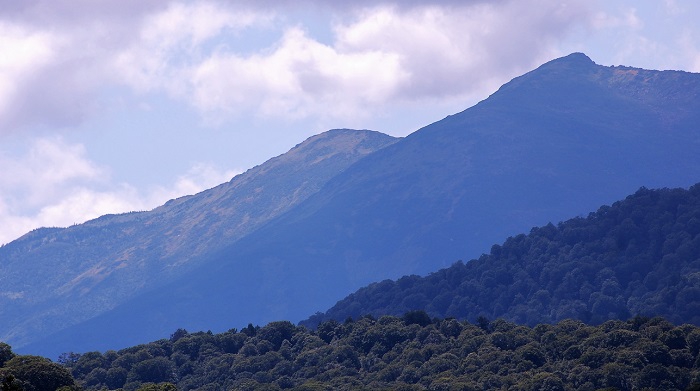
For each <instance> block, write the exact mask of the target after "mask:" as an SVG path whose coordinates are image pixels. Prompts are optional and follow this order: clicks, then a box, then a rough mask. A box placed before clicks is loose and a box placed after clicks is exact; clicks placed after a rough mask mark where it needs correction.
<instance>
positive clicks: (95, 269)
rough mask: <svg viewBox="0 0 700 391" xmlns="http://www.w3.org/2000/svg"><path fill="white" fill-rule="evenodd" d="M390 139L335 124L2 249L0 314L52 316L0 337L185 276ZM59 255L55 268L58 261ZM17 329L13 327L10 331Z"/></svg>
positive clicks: (90, 311)
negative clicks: (171, 191)
mask: <svg viewBox="0 0 700 391" xmlns="http://www.w3.org/2000/svg"><path fill="white" fill-rule="evenodd" d="M396 140H397V139H396V138H393V137H391V136H387V135H384V134H381V133H379V132H373V131H356V130H349V129H335V130H331V131H328V132H325V133H322V134H320V135H316V136H313V137H310V138H309V139H307V140H306V141H304V142H302V143H299V144H298V145H296V146H295V147H294V148H292V149H291V150H290V151H289V152H288V153H286V154H283V155H280V156H278V157H274V158H272V159H270V160H268V161H267V162H266V163H263V164H261V165H259V166H256V167H254V168H252V169H250V170H248V171H246V172H245V173H242V174H241V175H238V176H236V177H234V178H233V179H232V180H231V181H229V182H226V183H224V184H221V185H218V186H216V187H214V188H212V189H208V190H205V191H203V192H200V193H198V194H197V195H191V196H184V197H180V198H177V199H174V200H170V201H168V202H167V203H166V204H164V205H162V206H160V207H157V208H155V209H153V210H152V211H148V212H132V213H125V214H119V215H105V216H101V217H98V218H96V219H93V220H90V221H87V222H85V223H84V224H80V225H74V226H71V227H69V228H65V229H58V228H52V229H41V230H35V231H32V232H30V233H28V234H26V235H24V236H22V237H21V238H19V239H17V240H16V241H13V242H11V243H9V244H7V245H5V246H3V247H2V248H0V260H2V261H1V262H2V267H3V274H2V275H1V276H0V284H2V290H3V292H2V295H0V315H3V317H5V318H7V319H13V317H14V318H20V319H21V317H22V316H23V315H22V314H23V313H27V312H31V311H34V312H40V311H48V312H47V313H48V314H49V319H52V321H51V322H48V321H44V322H43V323H39V322H37V319H34V318H29V319H26V320H25V322H24V323H22V322H20V323H16V324H15V325H14V326H10V325H8V324H7V323H6V324H5V325H4V327H3V330H2V331H1V332H0V336H2V339H3V340H9V341H12V342H15V343H16V344H17V346H20V347H21V345H22V344H21V340H20V339H18V338H20V336H21V335H26V334H27V333H28V332H33V333H36V332H39V331H40V330H41V329H42V328H44V327H46V326H47V325H48V326H49V327H52V328H53V327H59V326H60V324H61V323H62V322H64V323H65V322H71V321H74V320H75V318H79V319H80V320H85V319H87V318H89V317H91V316H94V314H95V313H96V312H97V313H99V311H101V310H104V309H109V308H111V307H114V305H115V304H118V303H119V302H121V300H123V299H124V298H128V297H130V296H131V295H133V293H134V291H138V290H140V289H143V288H144V287H148V286H149V285H152V286H158V284H162V283H164V282H167V281H168V280H169V279H172V278H173V277H176V276H178V275H182V274H183V273H185V272H186V271H187V270H189V269H191V268H192V267H193V266H194V264H195V263H196V261H197V260H202V254H203V253H206V252H208V251H214V250H216V249H217V248H218V247H221V246H222V244H224V243H226V244H227V243H229V242H231V241H235V240H237V239H239V238H240V237H242V236H244V235H245V234H247V233H248V232H250V231H252V230H254V229H257V227H259V226H260V225H262V224H264V223H265V222H266V221H267V220H269V219H270V218H272V217H274V216H276V215H278V214H280V213H284V211H285V210H287V209H289V208H290V207H292V206H293V205H296V204H297V203H299V202H300V201H301V200H303V199H304V198H305V197H308V195H309V194H312V193H313V192H315V191H318V189H319V188H320V186H321V184H322V183H323V182H324V181H326V180H327V179H328V178H329V177H332V176H333V175H335V174H336V173H337V172H338V171H342V170H343V169H345V168H346V167H347V166H348V165H349V164H351V163H352V162H354V161H355V160H357V159H359V158H361V157H362V156H365V155H367V154H369V153H371V152H373V151H374V150H376V149H378V148H381V147H384V146H386V145H388V144H391V143H393V142H395V141H396ZM56 262H60V263H61V266H60V267H61V269H60V270H55V269H56ZM110 278H111V279H113V281H109V279H110ZM30 281H42V282H41V283H39V284H37V286H35V287H34V291H24V290H23V289H24V288H23V287H25V286H26V285H27V284H28V283H29V282H30ZM17 301H25V302H26V303H20V304H17ZM36 307H39V308H38V310H37V309H36ZM32 308H35V309H32ZM42 308H43V309H42ZM58 309H60V310H62V311H65V314H64V313H57V312H58V311H59V310H58ZM51 313H54V314H55V315H50V314H51ZM71 317H73V319H71ZM25 318H26V316H25ZM26 322H30V323H31V324H32V325H33V326H29V325H27V324H26ZM8 323H9V322H8ZM37 323H38V324H37ZM42 324H43V325H42ZM13 328H14V330H16V331H10V330H12V329H13Z"/></svg>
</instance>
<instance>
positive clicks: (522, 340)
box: [61, 312, 700, 391]
mask: <svg viewBox="0 0 700 391" xmlns="http://www.w3.org/2000/svg"><path fill="white" fill-rule="evenodd" d="M699 352H700V329H699V328H698V327H697V326H691V325H683V326H674V325H672V324H671V323H669V322H667V321H665V320H664V319H662V318H653V319H648V318H639V317H638V318H634V319H631V320H629V321H609V322H606V323H604V324H602V325H600V326H597V327H594V326H590V325H585V324H583V323H582V322H578V321H573V320H566V321H562V322H559V323H558V324H555V325H538V326H535V327H532V328H530V327H525V326H521V325H516V324H513V323H510V322H506V321H503V320H495V321H492V322H488V321H482V322H480V323H479V324H471V323H467V322H458V321H456V320H454V319H444V320H440V319H434V320H431V319H430V318H427V315H425V313H421V312H412V313H408V314H406V315H405V316H403V317H391V316H383V317H381V318H379V319H376V320H375V319H372V318H369V317H363V318H361V319H358V320H356V321H348V322H344V323H342V324H341V323H338V322H327V323H324V324H323V325H322V327H320V328H319V330H318V332H317V333H314V332H310V331H309V330H307V329H305V328H303V327H295V326H294V325H292V324H291V323H289V322H273V323H270V324H268V325H266V326H264V327H253V326H252V325H250V326H248V327H246V328H243V329H242V330H240V331H237V330H235V329H234V330H229V331H227V332H225V333H221V334H213V333H206V332H198V333H188V332H187V331H186V330H182V329H180V330H177V331H176V332H175V333H173V334H172V335H171V337H170V339H162V340H159V341H155V342H152V343H149V344H144V345H139V346H134V347H131V348H127V349H124V350H121V351H118V352H116V351H109V352H106V353H104V354H101V353H98V352H89V353H85V354H82V355H75V354H74V355H67V356H64V357H63V360H61V361H62V362H63V363H64V364H65V365H66V366H67V367H68V368H69V369H70V370H71V372H72V374H73V376H75V378H76V380H77V383H78V384H80V385H82V386H83V387H84V389H85V390H104V389H110V390H114V389H118V388H121V387H123V389H124V390H127V391H128V390H136V389H137V388H138V387H143V386H144V385H146V384H148V383H160V384H161V386H162V387H165V386H166V384H167V383H170V384H174V385H176V386H177V389H178V390H182V391H187V390H222V389H227V390H228V389H236V390H267V391H271V390H284V389H288V390H293V391H302V390H406V391H409V390H416V391H418V390H467V391H471V390H494V389H503V390H519V391H526V390H533V391H534V390H551V391H570V390H581V391H588V390H590V391H592V390H602V389H607V388H605V387H613V388H610V389H616V390H620V391H627V390H642V389H648V390H651V389H653V390H685V389H690V388H689V386H691V385H692V384H693V383H695V385H694V387H695V388H692V390H697V389H698V387H700V366H699V364H700V362H699V359H700V356H699V355H698V354H699ZM161 389H162V390H167V388H161ZM172 389H174V388H172Z"/></svg>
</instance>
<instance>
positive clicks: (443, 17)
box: [128, 1, 589, 120]
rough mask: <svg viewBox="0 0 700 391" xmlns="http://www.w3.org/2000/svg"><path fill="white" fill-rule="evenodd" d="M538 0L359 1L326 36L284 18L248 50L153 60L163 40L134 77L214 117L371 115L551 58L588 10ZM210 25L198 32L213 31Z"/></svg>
mask: <svg viewBox="0 0 700 391" xmlns="http://www.w3.org/2000/svg"><path fill="white" fill-rule="evenodd" d="M535 3H537V6H536V7H533V6H532V3H528V4H527V5H523V4H522V2H518V1H508V2H502V3H496V4H490V3H483V4H482V3H476V4H475V5H466V6H462V7H451V8H449V9H446V8H440V7H435V6H424V7H418V6H415V7H411V8H408V9H402V8H397V7H391V6H379V7H371V8H362V9H361V10H359V11H357V12H356V13H351V14H350V16H348V15H345V17H346V19H338V20H339V21H338V22H336V25H335V28H334V34H335V35H334V37H333V40H332V42H331V43H328V44H326V43H322V42H321V41H320V40H319V39H318V38H316V37H312V36H310V35H309V34H308V33H307V32H306V31H305V30H304V29H301V28H299V27H297V26H288V27H286V28H283V31H284V33H283V35H282V37H281V38H280V39H279V40H278V41H277V42H276V43H275V44H274V45H273V46H271V47H267V48H265V49H263V50H259V51H257V52H255V53H253V54H247V55H243V54H241V53H238V52H236V51H235V50H231V48H229V47H226V46H220V47H216V48H215V49H214V50H212V51H210V52H202V51H200V52H198V57H197V58H193V57H190V59H191V60H193V61H191V62H190V63H189V64H179V65H178V64H173V63H172V62H169V61H162V60H159V59H162V58H168V57H169V56H170V54H167V53H171V52H172V51H173V49H172V48H174V47H177V46H178V45H175V44H174V43H173V42H169V43H166V44H163V45H161V46H160V49H156V50H153V49H149V50H145V49H143V50H144V51H149V52H151V53H156V55H154V56H151V57H149V58H148V59H147V60H146V61H145V62H144V63H143V64H142V65H141V66H137V69H150V70H156V71H154V72H150V71H144V72H140V73H138V72H137V73H136V74H138V75H140V76H141V80H140V81H139V82H135V83H134V84H135V85H147V86H149V87H150V88H151V89H158V88H160V89H161V90H164V91H168V92H169V93H170V94H172V96H175V97H177V98H179V99H181V100H183V101H186V102H188V103H189V104H191V105H192V106H193V107H195V108H197V109H198V110H199V111H200V112H201V113H202V114H203V115H205V116H207V118H209V119H212V118H214V120H221V119H226V118H227V117H229V116H234V117H235V116H236V115H243V114H246V115H248V114H250V113H254V114H256V115H258V116H262V117H270V116H272V117H282V118H295V119H300V118H307V117H321V118H323V117H332V118H339V119H348V118H355V117H358V116H372V115H376V114H377V113H381V112H382V111H383V110H384V107H386V106H390V105H393V104H395V102H396V101H416V100H417V101H420V100H424V99H450V98H452V97H454V96H458V95H463V94H467V93H472V92H473V91H474V90H475V89H478V90H482V89H484V88H485V86H488V87H489V88H493V87H494V86H493V80H498V81H499V82H502V81H503V78H504V77H511V76H515V73H517V72H519V71H522V70H525V69H528V68H529V67H531V66H532V65H533V64H535V63H537V62H538V61H541V60H542V59H543V58H547V59H548V57H549V56H550V54H551V52H552V51H553V42H555V41H556V40H557V39H559V37H560V36H561V35H562V34H565V33H566V32H567V30H568V29H569V28H570V26H571V25H574V24H576V23H577V20H578V19H577V18H582V17H583V18H585V17H587V16H589V10H588V8H587V7H586V6H585V5H583V3H582V2H570V3H569V4H568V5H567V6H563V5H560V4H552V3H551V2H544V1H541V2H540V1H538V2H535ZM167 14H168V15H170V12H168V13H167ZM170 18H172V17H165V16H163V15H158V16H156V17H155V20H161V19H166V20H169V19H170ZM347 18H350V20H349V21H348V20H347ZM223 20H224V19H222V22H221V23H219V25H220V26H224V25H225V23H224V22H223ZM249 20H250V22H248V23H243V24H242V25H243V26H251V25H253V24H254V22H253V21H255V20H256V18H255V17H251V18H249ZM504 20H507V21H508V23H503V21H504ZM149 24H153V25H158V24H159V23H157V22H153V23H149ZM166 30H167V29H166ZM185 30H191V29H187V28H185ZM215 31H216V29H210V30H208V32H207V33H206V34H202V36H203V37H206V38H211V37H212V36H214V35H215V34H216V33H215ZM142 35H143V34H142ZM146 35H147V34H146ZM157 35H158V34H156V36H157ZM181 36H182V38H181V42H190V41H191V40H190V39H189V38H185V37H186V36H192V34H190V35H187V34H184V35H182V34H181ZM200 41H202V40H200ZM166 42H167V41H166ZM144 45H145V46H144V47H149V45H148V44H147V43H144ZM194 46H196V45H194ZM188 47H189V45H188ZM141 50H142V49H131V51H130V52H129V53H138V52H139V51H141ZM128 57H129V58H136V57H144V56H137V55H133V54H128ZM130 62H131V61H130ZM133 63H135V64H138V61H134V62H133ZM164 76H167V77H164ZM136 79H138V78H132V80H136ZM173 80H177V81H176V82H173Z"/></svg>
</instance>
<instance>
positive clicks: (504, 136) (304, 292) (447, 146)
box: [5, 53, 700, 352]
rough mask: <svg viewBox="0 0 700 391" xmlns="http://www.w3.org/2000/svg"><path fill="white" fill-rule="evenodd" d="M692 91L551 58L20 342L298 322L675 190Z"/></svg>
mask: <svg viewBox="0 0 700 391" xmlns="http://www.w3.org/2000/svg"><path fill="white" fill-rule="evenodd" d="M698 94H700V75H698V74H692V73H687V72H677V71H651V70H643V69H638V68H629V67H606V66H601V65H597V64H595V63H594V62H592V61H591V60H590V59H588V57H586V56H585V55H583V54H578V53H575V54H572V55H569V56H566V57H563V58H560V59H556V60H553V61H550V62H548V63H546V64H544V65H542V66H540V67H539V68H537V69H535V70H533V71H531V72H529V73H527V74H525V75H523V76H520V77H517V78H515V79H513V80H512V81H510V82H509V83H506V84H505V85H504V86H502V87H501V88H500V89H499V90H498V91H496V92H495V93H494V94H493V95H491V96H490V97H489V98H488V99H485V100H484V101H482V102H480V103H478V104H477V105H475V106H473V107H471V108H469V109H467V110H465V111H463V112H461V113H458V114H455V115H451V116H448V117H447V118H445V119H443V120H441V121H438V122H436V123H434V124H431V125H428V126H426V127H424V128H422V129H420V130H418V131H416V132H414V133H412V134H411V135H409V136H408V137H406V138H404V139H402V140H400V141H398V142H395V143H393V144H391V145H388V146H386V147H384V148H381V149H379V150H377V151H376V152H374V153H370V154H367V155H365V156H364V157H363V158H361V159H358V160H356V161H355V162H354V163H353V164H352V165H349V166H347V168H346V169H344V170H342V171H341V172H338V173H337V175H335V176H333V177H332V178H329V179H328V180H327V181H325V182H324V184H323V185H322V186H321V187H320V189H319V190H318V191H316V192H313V193H312V194H310V195H309V196H308V197H307V198H305V199H304V200H303V201H300V202H299V203H297V204H295V205H294V206H293V207H290V208H289V209H287V210H286V211H285V212H284V213H279V214H277V215H275V216H274V217H271V218H270V219H268V220H266V221H265V223H264V224H261V225H259V226H258V228H257V229H256V230H253V231H250V232H249V233H247V234H246V235H245V236H243V237H241V238H240V239H239V240H236V241H231V244H229V245H228V246H222V247H221V248H219V249H217V250H216V251H212V252H207V253H206V254H204V253H203V254H202V255H201V257H200V258H198V259H199V261H198V263H197V266H196V267H193V268H191V269H189V270H188V272H187V274H186V275H183V276H181V277H178V278H174V279H173V280H172V282H170V283H168V284H166V285H163V286H160V287H156V288H157V289H155V288H154V289H152V290H151V291H146V290H140V291H139V293H140V294H139V295H135V296H134V297H133V298H131V299H130V300H126V301H123V302H122V304H121V305H119V306H116V307H115V308H114V309H111V310H109V311H105V312H104V313H102V315H100V316H98V317H94V318H92V319H91V320H89V321H88V322H84V323H81V324H79V325H76V326H75V327H73V328H68V329H65V330H63V331H61V332H59V333H56V334H54V335H52V336H50V337H48V338H47V339H44V340H42V341H38V342H36V343H35V344H34V345H31V346H29V347H27V348H28V349H32V351H35V352H49V351H50V350H52V351H54V352H55V351H57V352H61V351H64V350H88V349H107V348H113V347H118V346H126V345H129V344H134V343H136V342H142V341H146V340H149V339H155V338H162V337H164V336H167V335H168V334H169V333H171V332H172V331H174V330H176V329H177V328H180V327H184V328H187V329H189V330H198V329H212V330H224V329H228V328H230V327H234V326H236V327H240V326H242V325H245V324H247V323H248V322H253V323H261V324H262V323H265V322H268V321H272V320H278V319H288V320H301V319H303V318H305V317H307V316H308V315H310V314H312V313H314V312H316V311H318V310H322V309H324V308H328V307H330V306H331V305H332V304H333V303H335V302H336V301H337V300H339V299H341V298H342V297H344V296H346V295H347V294H348V293H350V292H352V291H354V290H355V289H357V288H359V287H361V286H363V285H366V284H368V283H370V282H374V281H377V280H383V279H386V278H398V277H400V276H402V275H406V274H426V273H428V272H432V271H435V270H437V269H439V268H441V267H446V266H449V265H450V264H452V263H453V262H455V261H457V260H459V259H472V258H476V257H478V256H479V255H480V254H481V253H484V252H487V251H488V249H489V248H490V247H491V245H492V244H494V243H500V242H502V241H503V239H504V238H506V237H508V236H511V235H514V234H518V233H521V232H527V231H528V230H529V229H530V227H532V226H541V225H545V224H547V223H548V222H550V221H551V222H558V221H561V220H564V219H567V218H570V217H572V216H577V215H581V214H587V213H588V212H589V211H591V210H596V209H597V208H598V207H599V206H600V205H602V204H607V203H611V202H613V201H615V200H617V199H621V198H623V197H624V196H625V195H627V194H630V193H633V192H634V191H636V190H637V189H638V188H640V187H642V186H647V187H653V188H659V187H688V186H689V185H691V184H693V183H696V182H697V181H698V178H700V154H698V153H697V151H698V150H700V149H699V147H700V145H699V143H700V128H698V126H697V124H698V123H700V99H698ZM183 216H186V213H184V212H183ZM183 218H184V217H183ZM210 224H213V221H208V222H206V223H204V225H205V226H206V225H210ZM183 245H184V244H183ZM60 300H62V298H59V299H58V302H59V303H62V302H61V301H60ZM19 313H21V312H15V314H19ZM24 319H25V324H27V325H29V324H31V323H32V321H31V317H28V316H25V317H24ZM5 335H7V334H5ZM47 349H49V350H47Z"/></svg>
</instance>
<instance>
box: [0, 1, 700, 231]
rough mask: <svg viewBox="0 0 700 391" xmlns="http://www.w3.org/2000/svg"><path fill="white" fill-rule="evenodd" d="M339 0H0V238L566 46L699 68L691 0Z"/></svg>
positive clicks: (229, 168)
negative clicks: (349, 0) (394, 0)
mask: <svg viewBox="0 0 700 391" xmlns="http://www.w3.org/2000/svg"><path fill="white" fill-rule="evenodd" d="M340 3H341V1H334V0H326V1H320V0H308V1H303V0H302V1H283V0H277V1H276V0H267V1H265V0H262V1H260V0H259V1H252V0H251V1H243V0H241V1H191V2H188V1H143V0H103V1H99V0H24V1H16V0H0V221H1V222H2V224H0V243H6V242H9V241H11V240H13V239H15V238H17V237H19V236H20V235H22V234H24V233H26V232H28V231H29V230H31V229H34V228H37V227H40V226H68V225H71V224H73V223H81V222H83V221H85V220H87V219H90V218H93V217H97V216H99V215H102V214H105V213H115V212H125V211H130V210H147V209H152V208H153V207H155V206H157V205H160V204H162V203H164V202H165V201H167V200H168V199H170V198H174V197H177V196H181V195H185V194H192V193H195V192H198V191H201V190H203V189H205V188H208V187H212V186H214V185H216V184H219V183H222V182H224V181H227V180H229V179H230V178H231V177H233V175H235V174H237V173H240V172H242V171H244V170H246V169H248V168H251V167H253V166H255V165H257V164H260V163H262V162H264V161H265V160H267V159H269V158H271V157H273V156H276V155H279V154H281V153H283V152H285V151H287V150H288V149H289V148H291V147H293V146H294V145H295V144H297V143H299V142H301V141H303V140H304V139H306V138H307V137H309V136H311V135H313V134H317V133H320V132H322V131H325V130H328V129H331V128H362V129H373V130H378V131H381V132H384V133H388V134H391V135H396V136H404V135H407V134H409V133H411V132H413V131H415V130H417V129H418V128H420V127H422V126H424V125H427V124H429V123H431V122H434V121H436V120H439V119H441V118H443V117H445V116H446V115H449V114H453V113H455V112H458V111H462V110H464V109H466V108H467V107H469V106H471V105H473V104H475V103H476V102H478V101H479V100H482V99H484V98H486V97H487V96H488V95H489V94H491V93H493V92H494V91H495V90H496V89H497V88H498V86H500V85H501V84H503V83H505V82H507V81H508V80H510V79H511V78H513V77H515V76H518V75H519V74H522V73H524V72H526V71H529V70H531V69H533V68H535V67H536V66H538V65H540V64H541V63H543V62H546V61H548V60H550V59H553V58H556V57H560V56H563V55H566V54H569V53H571V52H574V51H581V52H584V53H586V54H587V55H588V56H589V57H591V58H592V59H593V61H595V62H597V63H598V64H603V65H620V64H623V65H631V66H638V67H643V68H650V69H682V70H686V71H693V72H699V71H700V23H697V20H699V19H700V2H698V1H696V0H686V1H682V0H676V1H673V0H666V1H662V0H653V1H652V0H647V1H645V0H641V1H640V0H634V1H633V0H622V1H599V2H597V1H595V0H569V1H552V0H494V1H485V0H484V1H478V0H473V1H468V0H464V1H448V0H445V1H438V0H434V1H417V0H414V1H401V2H391V1H387V2H381V1H370V0H364V1H354V2H343V3H352V4H354V5H340Z"/></svg>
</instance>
